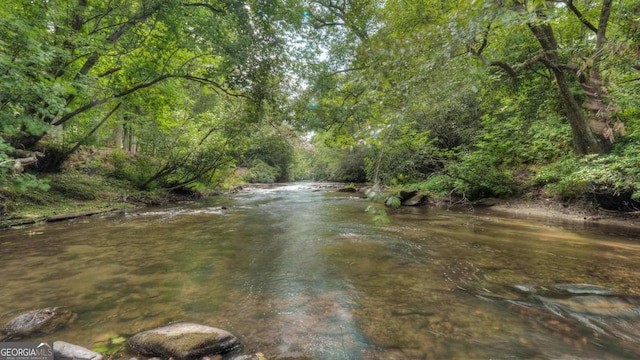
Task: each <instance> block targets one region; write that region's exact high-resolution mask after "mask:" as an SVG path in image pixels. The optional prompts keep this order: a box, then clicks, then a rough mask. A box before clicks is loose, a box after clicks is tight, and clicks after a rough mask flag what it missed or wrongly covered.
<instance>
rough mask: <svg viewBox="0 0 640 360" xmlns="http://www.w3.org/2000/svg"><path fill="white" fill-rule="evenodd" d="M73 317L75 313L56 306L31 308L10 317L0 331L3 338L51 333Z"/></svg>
mask: <svg viewBox="0 0 640 360" xmlns="http://www.w3.org/2000/svg"><path fill="white" fill-rule="evenodd" d="M75 318H76V314H75V313H73V312H71V311H69V310H66V309H63V308H58V307H52V308H44V309H39V310H32V311H28V312H26V313H23V314H20V315H18V316H16V317H15V318H13V319H11V321H9V322H8V323H6V324H5V325H4V326H3V327H2V329H0V330H1V331H0V332H1V333H2V334H4V339H17V338H21V337H25V336H29V335H42V334H51V333H53V332H55V331H57V330H59V329H61V328H63V327H65V326H66V325H68V324H70V323H71V322H72V321H73V320H74V319H75Z"/></svg>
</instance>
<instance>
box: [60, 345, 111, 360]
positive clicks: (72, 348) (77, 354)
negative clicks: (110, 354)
mask: <svg viewBox="0 0 640 360" xmlns="http://www.w3.org/2000/svg"><path fill="white" fill-rule="evenodd" d="M53 357H54V359H55V360H102V355H101V354H98V353H96V352H93V351H91V350H89V349H85V348H83V347H82V346H78V345H73V344H69V343H68V342H64V341H56V342H54V343H53Z"/></svg>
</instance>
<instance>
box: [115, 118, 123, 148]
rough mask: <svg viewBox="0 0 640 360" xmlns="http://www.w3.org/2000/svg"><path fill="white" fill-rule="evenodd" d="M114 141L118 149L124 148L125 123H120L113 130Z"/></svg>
mask: <svg viewBox="0 0 640 360" xmlns="http://www.w3.org/2000/svg"><path fill="white" fill-rule="evenodd" d="M113 142H114V146H115V148H116V149H124V125H123V124H120V125H118V126H117V127H116V129H115V130H114V131H113Z"/></svg>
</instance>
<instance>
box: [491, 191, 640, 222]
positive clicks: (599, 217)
mask: <svg viewBox="0 0 640 360" xmlns="http://www.w3.org/2000/svg"><path fill="white" fill-rule="evenodd" d="M486 209H487V211H489V212H492V213H496V214H500V215H507V216H515V217H519V218H532V219H537V220H550V221H564V222H575V223H584V224H601V225H610V226H618V227H627V228H633V229H639V230H640V213H637V212H633V213H625V212H619V211H609V210H603V209H594V208H589V207H587V206H586V205H585V204H581V203H564V202H562V201H559V200H555V199H537V200H524V199H518V198H511V199H498V200H495V201H494V203H493V204H491V206H488V207H486Z"/></svg>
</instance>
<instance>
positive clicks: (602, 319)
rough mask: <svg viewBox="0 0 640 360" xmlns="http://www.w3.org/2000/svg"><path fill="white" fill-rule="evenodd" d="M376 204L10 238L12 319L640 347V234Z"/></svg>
mask: <svg viewBox="0 0 640 360" xmlns="http://www.w3.org/2000/svg"><path fill="white" fill-rule="evenodd" d="M368 205H369V204H368V203H367V201H366V200H364V199H360V198H357V197H354V196H352V195H349V194H340V193H334V192H329V191H318V189H317V188H316V187H315V186H313V184H297V185H289V186H283V187H279V188H275V189H256V190H250V191H245V192H242V193H240V194H235V195H229V196H220V197H215V198H210V199H206V200H203V201H198V202H189V203H182V204H177V205H175V206H172V207H168V208H154V209H146V210H144V211H138V212H134V213H129V214H127V215H123V216H109V217H104V218H87V219H80V220H76V221H71V222H65V223H59V224H48V225H42V226H35V227H28V228H24V229H20V230H12V231H6V232H2V233H0V249H1V250H0V274H1V275H0V285H1V290H0V291H1V294H2V297H1V298H0V321H3V322H4V321H8V320H9V319H10V318H11V317H12V316H15V315H17V314H19V313H21V312H23V311H26V310H32V309H37V308H42V307H48V306H65V307H68V308H69V309H72V310H73V311H75V312H76V313H78V317H77V319H76V321H75V322H74V323H73V324H72V325H71V326H70V327H68V328H66V329H64V330H61V331H59V332H57V333H55V334H53V335H50V336H41V337H38V338H37V339H36V338H34V339H26V340H64V341H68V342H72V343H76V344H78V345H81V346H84V347H87V348H94V347H96V346H98V345H97V344H99V343H100V341H102V340H105V339H107V338H109V337H114V336H117V335H123V336H125V337H126V336H129V335H131V334H135V333H137V332H139V331H142V330H147V329H150V328H154V327H159V326H164V325H166V324H168V323H171V322H177V321H190V322H197V323H201V324H205V325H210V326H215V327H220V328H223V329H226V330H228V331H230V332H232V333H234V334H235V335H237V336H238V337H240V338H241V339H242V341H243V343H244V344H245V349H246V351H247V352H255V351H261V352H263V353H265V354H266V355H273V354H278V353H282V352H293V351H302V352H305V353H309V354H312V355H314V356H317V357H318V358H320V359H575V358H591V359H633V358H638V357H640V345H639V344H640V320H639V319H640V301H638V298H637V297H636V296H639V295H640V286H639V285H640V236H639V234H637V233H633V232H630V231H626V230H617V229H613V228H605V227H586V226H585V225H579V224H562V223H557V222H556V223H554V222H549V221H546V222H540V221H534V220H531V219H512V218H506V217H498V216H494V215H490V214H488V213H482V212H469V211H462V212H460V211H458V212H456V211H446V210H436V209H426V208H425V209H413V208H411V209H408V208H403V209H401V210H399V211H396V212H393V213H391V214H390V219H391V223H390V224H387V225H375V224H374V223H373V222H372V219H371V216H370V215H368V214H366V213H365V212H364V209H365V208H366V206H368ZM222 207H225V209H223V208H222Z"/></svg>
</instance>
